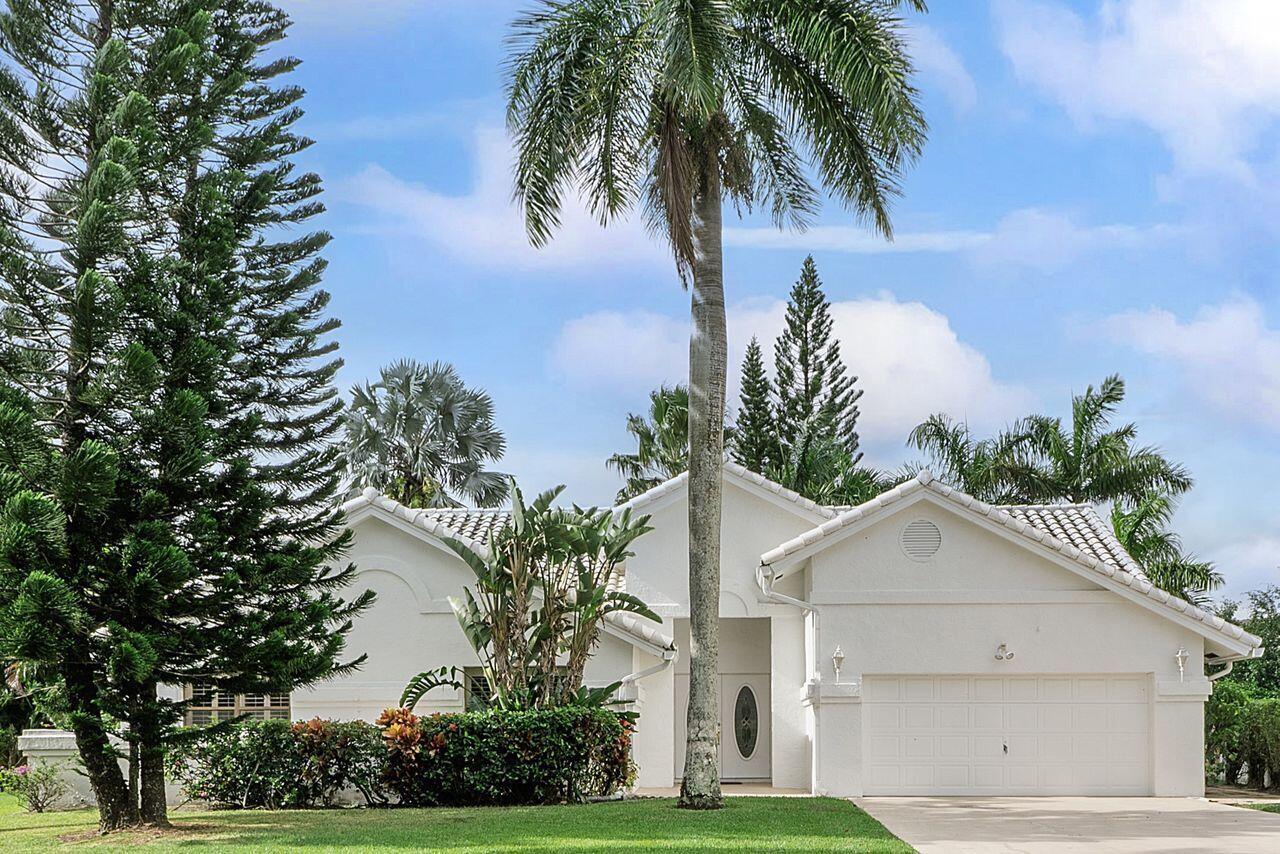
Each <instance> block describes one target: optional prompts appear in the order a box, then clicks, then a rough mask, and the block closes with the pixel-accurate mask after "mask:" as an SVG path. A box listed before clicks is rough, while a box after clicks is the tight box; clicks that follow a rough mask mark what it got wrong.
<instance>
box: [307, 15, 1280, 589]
mask: <svg viewBox="0 0 1280 854" xmlns="http://www.w3.org/2000/svg"><path fill="white" fill-rule="evenodd" d="M284 5H285V6H286V8H288V9H289V10H290V11H291V12H292V13H293V14H294V16H295V18H296V20H297V26H296V28H295V30H294V33H293V36H292V38H291V39H290V42H289V45H288V48H289V51H290V52H292V53H293V54H295V55H298V56H300V57H302V58H303V60H304V64H303V66H302V68H301V69H300V70H299V72H298V73H297V74H296V78H297V81H296V82H298V83H299V84H301V85H303V86H304V87H305V88H306V89H307V90H308V92H309V95H308V98H307V100H306V102H305V106H306V109H307V111H308V114H307V117H306V119H305V121H304V124H303V128H304V129H305V130H306V132H308V133H309V134H311V135H312V136H313V137H315V138H316V140H317V144H316V145H315V146H314V148H313V149H311V150H310V151H309V152H307V154H306V155H305V156H304V158H303V165H305V166H306V167H308V168H311V169H315V170H317V171H319V172H320V174H321V175H323V176H324V178H325V180H326V186H327V189H328V192H327V193H326V202H327V204H328V206H329V212H328V213H327V214H326V215H325V217H324V220H323V226H324V227H325V228H327V229H329V230H330V231H332V232H333V234H334V237H335V239H334V242H333V243H332V244H331V247H330V249H329V251H328V253H327V255H328V258H329V259H330V261H331V267H330V270H329V273H328V275H327V277H326V280H325V284H326V287H327V288H328V289H329V290H330V291H331V292H332V294H333V297H334V299H333V310H334V312H335V313H336V314H337V315H338V316H339V317H340V318H341V319H342V321H343V324H344V326H343V329H342V331H341V335H340V338H341V344H342V352H343V355H344V357H345V359H346V368H345V369H344V371H343V373H342V375H341V381H342V383H343V386H344V388H345V387H349V386H350V385H351V384H352V383H355V382H358V381H360V380H363V379H365V378H367V377H369V376H372V375H373V374H375V373H376V371H377V369H378V367H379V366H380V365H382V364H384V363H386V362H389V361H392V360H394V359H397V358H401V357H413V358H417V359H422V360H433V359H443V360H447V361H449V362H452V363H453V364H455V365H456V366H457V367H458V369H459V370H460V371H461V372H462V374H463V376H464V377H465V379H466V380H467V382H468V383H470V384H475V385H479V386H482V387H484V388H486V389H487V390H488V391H489V392H490V393H491V394H492V395H493V396H494V398H495V401H496V403H497V408H498V416H499V421H500V425H501V426H502V428H503V429H504V430H505V431H506V434H507V437H508V441H509V444H510V450H509V453H508V456H507V458H506V459H505V460H504V461H503V468H505V469H506V470H508V471H512V472H514V473H516V474H517V475H518V476H519V477H520V479H521V481H522V482H523V483H525V484H526V486H527V487H529V488H542V487H544V486H548V485H551V484H553V483H560V482H563V483H567V484H568V487H569V493H568V494H569V497H570V498H572V499H574V500H577V501H579V502H584V503H608V502H609V501H610V500H611V498H612V495H613V492H614V491H615V490H616V488H617V485H618V484H617V482H616V479H615V477H614V476H613V475H611V474H610V473H609V472H607V471H606V469H605V467H604V459H605V457H607V456H608V455H609V454H611V453H613V452H614V451H618V450H622V449H625V448H627V447H628V442H627V436H626V433H625V431H624V427H623V424H624V418H625V415H626V413H627V412H628V411H635V410H638V409H640V408H641V407H642V406H643V405H644V402H645V396H646V393H647V390H648V389H650V388H652V387H653V386H655V385H657V384H658V383H660V382H663V381H668V382H673V381H677V380H680V379H681V378H682V376H683V374H684V370H685V359H686V354H687V350H686V343H685V341H686V335H687V323H686V320H685V318H686V316H687V311H688V309H687V296H686V294H685V293H684V292H682V290H681V288H680V285H679V282H678V280H677V278H676V275H675V272H674V270H673V269H672V266H671V264H670V263H669V261H668V260H667V255H666V253H665V252H664V250H663V249H662V248H661V247H660V246H658V245H656V244H654V243H653V242H652V241H650V240H649V239H648V238H647V237H646V235H645V234H644V232H643V229H642V228H641V227H640V226H639V224H638V223H624V224H621V225H619V226H616V227H614V228H612V229H610V230H608V231H601V230H600V229H598V228H597V227H596V226H595V225H594V224H593V223H592V222H591V221H590V220H589V218H588V217H586V216H585V215H583V214H581V213H580V212H570V213H569V215H568V216H567V218H566V228H565V229H564V231H563V233H562V234H561V235H560V236H559V238H558V239H557V240H556V241H555V242H554V243H553V244H552V245H551V246H550V247H549V248H548V249H546V250H544V251H541V252H536V251H534V250H532V249H530V248H529V247H528V246H527V244H526V243H525V241H524V239H523V236H522V233H521V231H520V226H519V221H518V218H517V216H516V214H515V212H514V210H513V209H512V208H511V206H510V204H509V196H510V177H509V173H508V168H509V159H508V158H509V150H508V147H507V144H506V140H505V136H504V134H503V130H502V117H503V116H502V72H501V63H502V59H503V55H504V48H503V37H504V35H505V32H506V27H507V24H508V22H509V21H510V19H511V18H512V16H513V14H514V13H515V12H516V11H517V10H518V9H519V8H520V7H521V5H522V4H521V3H518V2H507V0H367V2H364V3H354V2H351V0H284ZM934 5H935V6H937V7H938V8H937V10H936V11H935V12H933V13H931V14H929V15H927V16H922V17H916V18H912V19H911V21H910V29H909V35H910V38H911V40H912V44H913V51H914V55H915V57H916V61H917V65H918V68H919V76H918V83H919V86H920V88H921V90H922V92H923V101H924V106H925V109H926V112H927V115H928V118H929V122H930V125H931V132H930V140H929V144H928V146H927V148H926V150H925V153H924V156H923V158H922V159H921V161H920V162H919V164H917V166H916V167H915V168H914V169H913V170H912V171H911V173H910V174H909V175H908V176H907V179H906V181H905V193H904V196H903V198H902V199H901V200H900V202H899V203H898V204H897V206H896V208H895V215H894V221H895V226H896V229H897V240H896V241H895V243H893V244H888V243H885V242H884V241H882V240H880V239H878V238H876V237H874V236H873V235H871V234H870V233H869V232H867V231H866V230H864V229H861V228H859V227H858V225H857V223H856V222H854V221H853V220H852V218H851V217H850V216H849V215H848V214H847V213H846V212H844V211H843V210H841V209H840V208H839V207H838V206H835V205H828V206H827V207H826V209H825V210H824V211H823V213H822V215H821V217H820V221H819V223H818V224H817V227H816V228H814V229H812V230H811V231H810V232H808V233H806V234H793V233H779V232H775V231H773V230H772V229H771V228H770V227H769V224H768V223H767V222H766V221H764V220H762V219H753V218H749V219H747V220H743V221H737V220H733V221H729V222H727V226H728V227H729V230H728V232H727V234H726V242H727V244H728V249H727V258H726V290H727V297H728V300H729V304H730V309H729V315H730V338H731V340H730V349H731V361H733V362H734V363H735V369H734V371H733V376H731V379H730V383H731V393H733V394H734V395H735V399H736V382H737V377H736V373H737V371H736V363H737V362H738V361H740V359H741V352H742V350H743V348H744V347H745V346H746V342H747V339H748V338H749V337H750V336H751V335H753V334H755V335H760V336H761V338H762V339H766V340H767V339H770V338H772V336H773V335H775V334H776V333H777V330H778V325H779V319H780V317H781V310H782V309H781V305H782V300H784V299H785V296H786V293H787V291H788V289H789V288H790V286H791V284H792V282H793V281H794V279H795V277H796V274H797V272H798V269H799V266H800V262H801V261H802V260H803V258H804V256H805V255H806V254H808V253H809V252H812V253H813V255H814V256H815V259H816V260H817V263H818V267H819V271H820V273H821V275H822V278H823V281H824V283H825V286H826V290H827V293H828V295H829V297H830V298H831V300H832V302H833V304H834V316H835V322H836V329H837V333H838V334H839V335H840V337H841V340H842V345H843V349H844V353H845V359H846V361H847V362H848V363H849V364H850V367H851V369H852V371H853V372H855V373H857V374H859V375H860V376H861V384H862V386H863V387H864V388H865V390H866V394H865V396H864V398H863V407H862V409H863V418H862V420H861V422H860V428H861V432H862V434H863V441H864V447H865V449H866V450H867V453H868V458H869V459H870V460H871V461H872V462H874V463H878V464H882V465H886V466H890V465H897V464H899V463H901V462H903V461H905V460H906V459H908V458H910V457H911V455H910V453H909V452H908V451H907V449H906V448H905V447H904V444H903V443H904V440H905V437H906V433H907V431H908V430H909V429H910V427H911V425H913V424H914V423H916V422H917V421H919V420H920V419H921V418H922V417H923V416H925V415H927V414H928V413H930V412H933V411H940V410H941V411H947V412H949V413H951V414H952V415H954V416H956V417H964V418H967V419H968V420H969V421H970V422H971V424H973V425H974V427H975V428H976V429H978V430H979V431H988V430H990V429H993V428H997V427H999V426H1000V425H1003V424H1004V423H1006V422H1007V421H1009V420H1011V419H1013V418H1015V417H1017V416H1019V415H1022V414H1025V413H1027V412H1029V411H1042V412H1050V413H1055V414H1062V413H1064V412H1065V409H1066V407H1067V406H1068V403H1069V399H1070V395H1071V393H1072V392H1079V391H1082V390H1083V389H1084V388H1085V386H1087V385H1088V384H1090V383H1097V382H1098V381H1100V380H1101V379H1102V378H1103V377H1105V376H1106V375H1107V374H1109V373H1113V372H1118V373H1120V374H1121V375H1123V376H1124V378H1125V379H1126V380H1127V381H1128V383H1129V388H1130V393H1129V399H1128V401H1127V403H1126V405H1125V408H1124V411H1123V413H1122V416H1123V417H1124V418H1126V419H1131V420H1134V421H1136V422H1137V423H1138V425H1139V428H1140V436H1141V438H1142V440H1143V441H1144V442H1149V443H1153V444H1157V445H1159V446H1160V447H1162V448H1163V449H1164V450H1165V451H1166V452H1167V453H1169V454H1170V455H1171V456H1173V457H1174V458H1176V459H1178V460H1180V461H1182V462H1184V463H1185V464H1186V465H1187V466H1188V467H1189V468H1190V469H1191V470H1192V473H1193V474H1194V475H1195V477H1196V480H1197V485H1196V488H1195V490H1194V491H1193V492H1192V493H1191V495H1189V496H1188V497H1187V498H1186V500H1185V501H1184V503H1183V506H1182V508H1181V510H1180V512H1179V514H1178V517H1177V526H1178V528H1179V529H1180V530H1181V531H1182V532H1183V534H1184V538H1185V539H1186V541H1187V542H1188V544H1189V545H1190V546H1191V547H1192V548H1193V549H1194V550H1195V551H1196V552H1197V553H1199V554H1201V555H1202V556H1205V557H1208V558H1212V559H1214V560H1216V561H1218V562H1219V564H1220V568H1221V569H1222V571H1223V572H1224V573H1225V574H1226V576H1227V580H1228V587H1227V592H1228V593H1230V594H1239V593H1240V592H1241V591H1243V590H1247V589H1251V588H1254V587H1257V586H1260V585H1262V584H1265V583H1277V582H1280V500H1278V499H1277V493H1276V488H1275V484H1276V483H1280V454H1278V453H1277V451H1276V443H1277V439H1280V287H1278V284H1280V273H1277V262H1278V261H1280V257H1278V255H1280V253H1278V252H1277V248H1276V247H1277V245H1278V243H1277V238H1280V146H1278V144H1277V143H1278V141H1280V136H1277V134H1276V130H1277V119H1278V118H1280V53H1278V52H1277V51H1275V50H1274V43H1273V42H1272V39H1274V33H1275V32H1276V31H1277V29H1280V4H1275V3H1273V2H1272V0H1203V2H1193V0H1110V2H1104V3H1100V2H1098V0H1087V2H1076V3H1070V2H1065V0H1047V2H1030V1H1029V0H993V2H991V3H985V2H977V0H975V2H970V3H963V4H947V3H936V4H934Z"/></svg>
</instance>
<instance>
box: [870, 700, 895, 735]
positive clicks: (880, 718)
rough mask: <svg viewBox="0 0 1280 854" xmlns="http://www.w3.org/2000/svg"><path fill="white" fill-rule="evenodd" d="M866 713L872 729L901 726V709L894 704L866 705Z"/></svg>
mask: <svg viewBox="0 0 1280 854" xmlns="http://www.w3.org/2000/svg"><path fill="white" fill-rule="evenodd" d="M867 713H868V714H867V721H868V723H869V724H870V725H871V727H872V729H898V727H899V726H901V723H900V721H901V709H899V708H898V706H896V705H880V704H876V705H868V706H867Z"/></svg>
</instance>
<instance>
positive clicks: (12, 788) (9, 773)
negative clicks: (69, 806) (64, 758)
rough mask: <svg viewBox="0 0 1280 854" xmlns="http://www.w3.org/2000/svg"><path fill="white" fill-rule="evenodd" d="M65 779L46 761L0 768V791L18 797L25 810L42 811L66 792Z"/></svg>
mask: <svg viewBox="0 0 1280 854" xmlns="http://www.w3.org/2000/svg"><path fill="white" fill-rule="evenodd" d="M68 788H69V787H68V786H67V781H66V780H64V779H63V778H62V773H61V772H60V771H59V770H58V768H57V767H56V766H54V765H51V764H49V763H47V762H41V763H36V764H33V765H19V766H18V767H16V768H5V769H3V770H0V792H6V793H8V794H10V795H13V796H14V797H15V798H17V799H18V802H19V803H21V804H22V806H23V807H25V808H26V810H27V812H44V811H45V810H47V809H49V808H50V807H52V806H53V805H54V804H56V803H57V802H58V801H59V800H60V799H61V798H62V796H63V795H65V794H66V793H67V789H68Z"/></svg>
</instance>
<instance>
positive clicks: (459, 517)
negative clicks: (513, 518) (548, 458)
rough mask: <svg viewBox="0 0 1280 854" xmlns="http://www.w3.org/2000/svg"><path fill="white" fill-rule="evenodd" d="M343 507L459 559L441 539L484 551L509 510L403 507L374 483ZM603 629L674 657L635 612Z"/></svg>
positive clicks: (355, 518)
mask: <svg viewBox="0 0 1280 854" xmlns="http://www.w3.org/2000/svg"><path fill="white" fill-rule="evenodd" d="M342 510H343V513H344V514H345V515H346V516H347V518H348V519H349V520H350V522H351V524H353V525H356V524H359V523H360V522H361V521H363V520H364V519H366V518H369V517H370V516H375V517H377V518H380V519H382V520H383V521H385V522H389V523H390V524H392V525H394V526H395V527H397V528H400V529H401V530H405V531H408V532H409V533H411V534H413V535H415V536H417V537H418V538H419V539H421V540H423V541H424V542H426V543H428V544H429V545H431V546H434V547H436V548H440V549H442V550H444V551H447V552H448V553H449V554H450V555H452V556H453V557H454V558H456V559H457V560H458V561H459V562H461V558H459V557H458V556H457V555H456V554H455V553H454V552H453V549H452V548H450V547H449V546H448V544H447V543H446V542H445V540H450V539H451V540H456V541H457V542H459V543H462V544H463V545H464V546H467V547H468V548H470V549H471V550H472V551H477V552H483V551H485V549H486V548H487V546H488V543H489V538H490V537H491V535H492V534H493V532H494V531H495V530H497V529H498V528H500V527H501V526H502V525H503V524H505V523H506V520H507V519H508V518H510V515H511V514H510V512H508V511H505V510H462V509H452V508H449V509H434V508H415V507H407V506H405V505H404V504H401V503H400V502H399V501H396V500H394V499H391V498H388V497H387V496H385V495H383V494H382V493H380V492H378V491H377V490H376V489H372V488H367V489H365V490H364V491H363V492H361V493H360V494H359V495H358V496H356V497H355V498H352V499H351V500H350V501H347V502H346V503H345V504H343V505H342ZM455 526H456V527H455ZM610 584H611V586H612V585H614V584H617V585H618V586H622V587H625V584H624V583H623V582H622V580H621V576H618V577H617V578H616V580H611V581H610ZM602 630H603V631H605V632H606V633H607V634H611V635H614V636H615V637H618V638H619V639H621V640H624V641H626V642H628V643H630V644H632V645H633V646H636V647H639V648H641V649H643V650H644V651H646V652H649V653H651V654H652V655H655V656H658V657H659V658H673V657H674V656H675V652H676V647H675V641H674V640H673V639H672V638H671V637H669V636H667V635H665V634H663V633H662V632H661V631H660V630H658V629H657V628H655V627H654V626H653V625H652V624H651V623H650V622H649V621H648V620H644V619H642V618H640V617H637V616H635V615H634V614H627V613H624V612H621V611H613V612H610V613H608V614H606V615H605V617H604V623H603V624H602Z"/></svg>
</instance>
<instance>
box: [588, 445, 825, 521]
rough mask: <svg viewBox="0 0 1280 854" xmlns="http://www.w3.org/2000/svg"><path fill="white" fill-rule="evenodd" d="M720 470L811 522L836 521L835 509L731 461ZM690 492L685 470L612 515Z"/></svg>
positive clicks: (746, 488) (646, 508)
mask: <svg viewBox="0 0 1280 854" xmlns="http://www.w3.org/2000/svg"><path fill="white" fill-rule="evenodd" d="M721 471H722V472H723V474H724V478H725V480H727V481H730V482H731V483H733V484H734V485H736V486H739V487H741V488H742V489H743V490H744V491H746V492H748V493H750V494H752V495H755V496H756V497H758V498H761V499H764V500H765V501H768V502H769V503H771V504H774V505H776V506H778V507H782V508H783V509H785V510H788V511H790V512H792V513H794V514H795V515H797V516H800V517H801V518H804V519H808V520H809V521H811V522H821V521H825V520H828V519H833V518H835V516H836V515H837V514H836V511H835V510H833V509H832V508H830V507H823V506H822V505H821V504H818V503H817V502H816V501H811V500H809V499H808V498H805V497H804V496H803V495H801V494H800V493H798V492H796V491H794V490H791V489H787V488H786V487H785V486H783V485H782V484H780V483H775V482H774V481H772V480H769V478H767V477H765V476H764V475H762V474H757V473H756V472H753V471H751V469H749V468H747V467H746V466H742V465H739V464H738V463H735V462H733V461H732V460H725V461H724V466H723V468H722V469H721ZM688 491H689V473H688V472H687V471H686V472H682V473H680V474H678V475H676V476H675V477H673V478H671V479H670V480H667V481H664V482H662V483H660V484H658V485H657V486H655V487H653V488H652V489H649V490H648V491H646V492H642V493H640V494H639V495H637V496H636V497H635V498H632V499H631V500H629V501H624V502H623V503H621V504H619V505H618V506H616V507H614V508H613V512H615V513H621V512H622V511H624V510H631V511H632V512H635V511H638V510H644V511H645V512H651V511H652V510H653V509H654V507H655V506H661V505H662V504H665V503H667V502H669V501H673V500H676V499H677V498H679V497H680V496H682V495H685V494H686V493H688Z"/></svg>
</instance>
